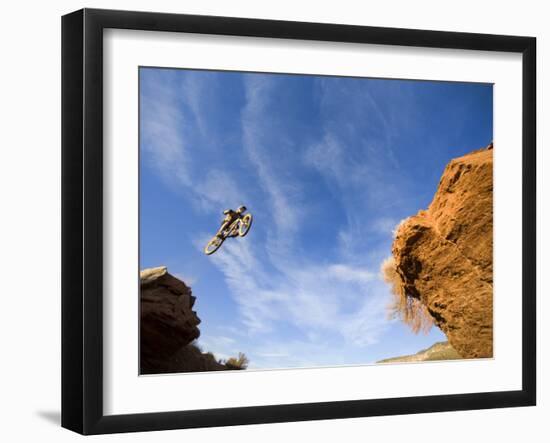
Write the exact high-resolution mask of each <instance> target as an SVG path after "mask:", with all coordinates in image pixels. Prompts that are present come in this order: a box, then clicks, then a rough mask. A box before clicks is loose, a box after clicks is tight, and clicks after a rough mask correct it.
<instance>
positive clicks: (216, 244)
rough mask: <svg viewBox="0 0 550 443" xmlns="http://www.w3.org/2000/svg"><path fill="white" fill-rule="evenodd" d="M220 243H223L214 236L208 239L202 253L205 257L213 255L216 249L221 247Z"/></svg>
mask: <svg viewBox="0 0 550 443" xmlns="http://www.w3.org/2000/svg"><path fill="white" fill-rule="evenodd" d="M222 243H223V239H221V238H220V237H218V236H217V235H215V236H214V237H212V238H211V239H210V241H209V242H208V243H207V244H206V246H205V247H204V253H205V254H206V255H210V254H213V253H214V252H216V251H217V250H218V249H220V246H221V245H222Z"/></svg>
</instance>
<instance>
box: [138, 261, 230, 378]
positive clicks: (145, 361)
mask: <svg viewBox="0 0 550 443" xmlns="http://www.w3.org/2000/svg"><path fill="white" fill-rule="evenodd" d="M140 286H141V291H140V306H141V313H140V356H141V357H140V358H141V360H140V372H141V373H142V374H158V373H167V372H187V371H212V370H222V369H226V367H225V366H224V365H222V364H220V363H218V362H217V361H216V359H215V358H214V356H213V355H212V354H209V353H208V354H203V353H202V352H201V351H200V350H199V349H198V348H197V347H196V346H195V345H194V344H193V343H192V342H193V341H194V340H196V339H197V338H198V337H199V335H200V331H199V329H198V327H197V326H198V325H199V323H200V319H199V318H198V317H197V314H196V312H195V311H193V310H192V308H193V305H194V304H195V297H194V296H193V295H192V293H191V289H190V288H189V287H188V286H187V285H186V284H185V283H184V282H182V281H181V280H179V279H178V278H176V277H174V276H173V275H171V274H169V273H168V271H167V269H166V267H158V268H150V269H145V270H143V271H141V272H140Z"/></svg>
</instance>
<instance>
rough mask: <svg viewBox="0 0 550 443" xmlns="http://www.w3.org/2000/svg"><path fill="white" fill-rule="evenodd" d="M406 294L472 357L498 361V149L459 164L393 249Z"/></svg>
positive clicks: (454, 344) (462, 352)
mask: <svg viewBox="0 0 550 443" xmlns="http://www.w3.org/2000/svg"><path fill="white" fill-rule="evenodd" d="M392 254H393V257H394V260H395V270H396V272H397V274H398V275H399V278H400V286H401V288H400V290H401V291H402V292H403V294H404V295H406V296H407V297H413V298H416V299H418V300H420V301H421V303H422V304H424V305H425V306H426V308H427V310H428V312H429V313H430V315H431V316H432V317H433V319H434V323H435V324H436V325H437V326H438V327H439V328H440V329H441V330H442V331H443V332H444V333H445V334H446V335H447V338H448V340H449V342H450V344H451V345H452V347H453V348H454V349H456V351H457V352H458V353H459V354H460V355H461V356H462V357H464V358H479V357H492V355H493V145H492V144H491V145H489V146H488V147H487V148H484V149H480V150H478V151H474V152H472V153H470V154H467V155H465V156H463V157H460V158H456V159H454V160H452V161H451V162H450V163H449V164H448V165H447V167H446V168H445V171H444V172H443V176H442V177H441V180H440V182H439V186H438V189H437V192H436V193H435V196H434V198H433V200H432V203H431V204H430V206H429V208H428V209H427V210H422V211H420V212H419V213H418V214H417V215H414V216H412V217H410V218H408V219H406V220H405V221H403V222H402V223H401V224H400V225H399V227H398V228H397V231H396V237H395V240H394V243H393V246H392Z"/></svg>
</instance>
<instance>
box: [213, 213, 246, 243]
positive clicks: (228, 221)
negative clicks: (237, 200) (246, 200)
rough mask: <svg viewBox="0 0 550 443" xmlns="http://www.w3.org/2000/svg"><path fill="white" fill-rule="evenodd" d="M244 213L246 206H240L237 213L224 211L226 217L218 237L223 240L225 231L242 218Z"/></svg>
mask: <svg viewBox="0 0 550 443" xmlns="http://www.w3.org/2000/svg"><path fill="white" fill-rule="evenodd" d="M244 211H246V207H245V206H239V207H238V208H237V210H236V211H234V210H233V209H226V210H225V211H223V214H224V215H225V217H224V218H223V220H222V223H221V226H220V229H218V233H217V234H216V235H217V236H218V237H220V238H221V237H222V236H223V233H224V232H225V230H226V229H227V228H228V227H229V226H231V223H233V222H234V221H235V220H237V219H239V218H241V216H242V214H243V212H244ZM236 235H238V234H237V233H235V234H233V235H231V237H235V236H236Z"/></svg>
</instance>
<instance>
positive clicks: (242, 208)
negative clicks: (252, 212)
mask: <svg viewBox="0 0 550 443" xmlns="http://www.w3.org/2000/svg"><path fill="white" fill-rule="evenodd" d="M244 211H246V206H239V207H238V208H237V212H238V213H239V214H242V213H243V212H244Z"/></svg>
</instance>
